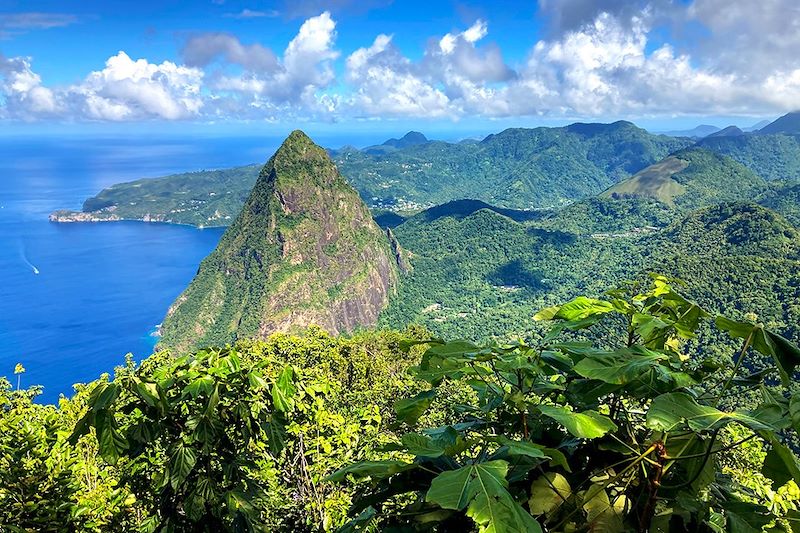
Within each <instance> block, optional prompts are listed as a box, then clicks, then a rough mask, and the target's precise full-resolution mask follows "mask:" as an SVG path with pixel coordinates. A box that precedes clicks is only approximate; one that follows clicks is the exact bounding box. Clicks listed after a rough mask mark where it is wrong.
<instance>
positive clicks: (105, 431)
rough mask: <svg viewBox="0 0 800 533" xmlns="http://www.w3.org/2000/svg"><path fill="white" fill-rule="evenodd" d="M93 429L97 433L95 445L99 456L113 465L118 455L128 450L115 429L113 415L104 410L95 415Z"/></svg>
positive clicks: (125, 442) (115, 423) (115, 424)
mask: <svg viewBox="0 0 800 533" xmlns="http://www.w3.org/2000/svg"><path fill="white" fill-rule="evenodd" d="M94 428H95V432H96V433H97V445H98V449H99V451H100V455H101V456H102V457H103V459H105V460H106V462H108V463H109V464H112V465H115V464H117V461H118V460H119V457H120V455H122V453H123V452H124V451H125V450H127V449H128V442H127V441H126V440H125V439H124V438H123V437H122V435H121V434H120V432H119V429H118V428H117V421H116V420H115V419H114V413H111V412H109V411H106V410H105V409H103V410H100V411H98V412H97V413H95V417H94Z"/></svg>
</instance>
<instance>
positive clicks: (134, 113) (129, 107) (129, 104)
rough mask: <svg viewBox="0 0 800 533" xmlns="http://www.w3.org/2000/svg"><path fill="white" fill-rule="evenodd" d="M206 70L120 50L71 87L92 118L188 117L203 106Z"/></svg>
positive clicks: (69, 90)
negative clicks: (159, 62) (79, 82)
mask: <svg viewBox="0 0 800 533" xmlns="http://www.w3.org/2000/svg"><path fill="white" fill-rule="evenodd" d="M202 79H203V72H202V71H201V70H199V69H196V68H191V67H186V66H182V65H176V64H175V63H173V62H171V61H164V62H163V63H161V64H159V65H156V64H153V63H149V62H148V61H147V60H145V59H138V60H136V61H134V60H132V59H131V58H130V57H128V55H127V54H125V52H119V53H118V54H117V55H116V56H113V57H111V58H109V59H108V61H106V66H105V68H104V69H103V70H100V71H96V72H92V73H91V74H89V76H87V78H86V79H85V80H84V81H83V83H81V84H79V85H77V86H74V87H71V88H69V89H68V94H69V96H71V97H72V99H73V101H74V100H77V101H78V102H80V103H81V104H82V105H83V106H85V111H86V114H87V115H88V116H89V117H90V118H95V119H101V120H131V119H146V118H162V119H167V120H177V119H186V118H191V117H194V116H197V115H198V114H199V112H200V109H201V108H202V107H203V100H202V98H201V97H200V85H201V82H202Z"/></svg>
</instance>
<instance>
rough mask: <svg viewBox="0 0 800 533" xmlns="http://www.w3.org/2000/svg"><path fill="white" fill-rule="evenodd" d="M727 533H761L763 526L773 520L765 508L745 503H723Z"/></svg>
mask: <svg viewBox="0 0 800 533" xmlns="http://www.w3.org/2000/svg"><path fill="white" fill-rule="evenodd" d="M722 508H723V509H725V518H726V521H727V530H728V532H729V533H761V532H762V531H763V529H764V526H766V525H767V524H769V523H770V522H771V521H772V520H774V518H775V517H774V516H772V515H771V514H770V513H769V510H768V509H767V508H766V507H762V506H761V505H756V504H753V503H746V502H736V501H731V502H724V503H722Z"/></svg>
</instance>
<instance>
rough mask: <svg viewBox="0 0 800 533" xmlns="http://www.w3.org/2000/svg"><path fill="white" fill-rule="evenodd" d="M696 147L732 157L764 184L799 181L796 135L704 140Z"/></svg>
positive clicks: (799, 144) (799, 145) (799, 140)
mask: <svg viewBox="0 0 800 533" xmlns="http://www.w3.org/2000/svg"><path fill="white" fill-rule="evenodd" d="M698 146H701V147H703V148H706V149H708V150H712V151H714V152H717V153H719V154H722V155H726V156H728V157H731V158H733V159H735V160H736V161H738V162H739V163H741V164H743V165H745V166H746V167H748V168H750V169H751V170H752V171H753V172H755V173H756V174H758V175H759V176H761V177H762V178H764V179H766V180H770V181H772V180H792V181H800V136H798V135H788V134H783V133H776V134H772V135H761V134H758V135H756V134H746V135H739V136H733V137H706V138H705V139H703V140H701V141H700V142H699V143H698Z"/></svg>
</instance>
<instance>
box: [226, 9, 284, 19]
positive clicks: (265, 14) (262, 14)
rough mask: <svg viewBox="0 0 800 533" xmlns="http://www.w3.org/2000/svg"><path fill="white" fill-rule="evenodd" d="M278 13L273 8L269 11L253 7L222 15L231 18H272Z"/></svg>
mask: <svg viewBox="0 0 800 533" xmlns="http://www.w3.org/2000/svg"><path fill="white" fill-rule="evenodd" d="M278 15H280V13H278V12H277V11H275V10H274V9H270V10H269V11H259V10H255V9H242V10H241V11H239V12H238V13H226V14H225V15H224V16H225V17H226V18H232V19H244V20H246V19H259V18H274V17H277V16H278Z"/></svg>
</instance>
